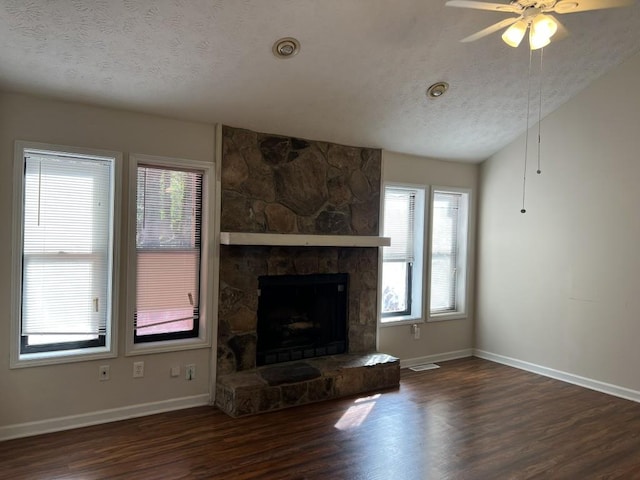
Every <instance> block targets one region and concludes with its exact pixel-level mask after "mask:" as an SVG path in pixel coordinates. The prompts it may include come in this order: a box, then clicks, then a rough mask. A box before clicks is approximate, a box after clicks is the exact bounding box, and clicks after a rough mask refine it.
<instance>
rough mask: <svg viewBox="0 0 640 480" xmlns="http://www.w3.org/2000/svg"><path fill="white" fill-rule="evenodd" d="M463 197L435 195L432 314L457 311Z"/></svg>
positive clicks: (451, 193) (460, 195) (441, 193)
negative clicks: (459, 239)
mask: <svg viewBox="0 0 640 480" xmlns="http://www.w3.org/2000/svg"><path fill="white" fill-rule="evenodd" d="M461 198H462V194H461V193H455V192H438V191H435V192H434V194H433V219H432V239H431V313H435V314H437V313H445V312H451V311H455V310H456V308H457V305H456V303H457V298H456V297H457V293H456V292H457V279H458V251H459V245H458V227H459V219H460V218H459V215H460V205H461Z"/></svg>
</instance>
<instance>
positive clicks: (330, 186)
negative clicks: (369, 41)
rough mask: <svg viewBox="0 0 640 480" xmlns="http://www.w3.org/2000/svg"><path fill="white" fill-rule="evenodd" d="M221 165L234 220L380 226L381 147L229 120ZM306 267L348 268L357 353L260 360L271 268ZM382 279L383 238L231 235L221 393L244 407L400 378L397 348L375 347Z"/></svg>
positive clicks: (310, 270)
mask: <svg viewBox="0 0 640 480" xmlns="http://www.w3.org/2000/svg"><path fill="white" fill-rule="evenodd" d="M221 167H222V177H221V184H222V192H221V196H222V214H221V231H223V232H245V233H275V234H281V235H335V236H352V237H358V236H377V235H378V218H379V205H380V176H381V152H380V151H379V150H375V149H366V148H356V147H346V146H341V145H334V144H329V143H325V142H314V141H308V140H301V139H296V138H289V137H281V136H274V135H266V134H261V133H255V132H250V131H247V130H241V129H236V128H232V127H226V126H225V127H223V135H222V165H221ZM295 275H299V276H302V277H305V278H311V277H313V276H334V277H335V276H343V277H344V278H348V295H347V297H346V298H345V302H346V305H345V308H346V316H347V323H346V332H345V337H346V338H345V341H344V346H345V349H346V353H343V354H340V353H339V352H338V354H333V355H332V353H333V352H327V353H326V354H327V355H329V356H322V355H321V356H316V355H313V356H311V355H309V356H307V357H305V355H304V349H302V350H301V351H299V352H297V353H295V352H294V353H293V355H291V354H288V355H289V357H288V358H285V356H284V354H283V356H282V360H287V361H286V362H285V363H275V364H274V365H270V364H269V365H268V364H267V363H271V362H265V361H263V360H264V357H262V358H261V360H260V362H258V361H257V355H258V344H259V340H258V336H259V331H260V330H259V328H258V310H259V307H260V297H259V292H260V290H261V288H260V287H261V285H260V282H261V280H260V279H261V278H263V279H264V278H272V279H276V280H274V281H275V282H276V283H277V282H286V281H288V279H289V278H293V277H292V276H295ZM278 278H279V280H278ZM323 278H326V277H323ZM377 286H378V248H372V247H361V246H356V247H351V246H349V247H345V246H283V245H241V244H233V245H221V249H220V295H219V307H218V317H219V326H218V339H217V341H218V345H217V347H218V370H217V378H218V380H217V385H216V405H217V406H218V407H220V408H221V409H222V410H224V411H225V412H227V413H229V414H230V415H232V416H239V415H245V414H251V413H258V412H262V411H267V410H273V409H277V408H283V407H286V406H291V405H297V404H301V403H306V402H309V401H317V400H321V399H325V398H333V397H337V396H342V395H349V394H353V393H359V392H360V391H367V390H372V389H377V388H385V387H390V386H397V385H398V381H399V363H398V360H397V359H395V358H394V357H389V356H387V355H383V354H378V353H377V352H376V328H377V318H376V311H377V309H376V305H377ZM280 321H281V322H282V323H283V324H285V325H289V324H294V323H296V322H298V325H296V326H294V327H288V326H287V327H286V328H287V329H290V328H301V327H309V328H314V327H313V326H311V327H310V326H309V319H306V320H299V321H298V320H296V319H292V318H289V319H280ZM305 322H306V323H305ZM314 322H315V323H319V320H318V319H315V320H312V321H311V323H314ZM271 328H273V329H276V330H277V328H278V327H277V326H275V327H271ZM263 332H264V331H263ZM263 340H264V339H261V340H260V344H262V342H263ZM313 348H316V346H314V347H313ZM320 353H322V352H320ZM272 354H273V352H272ZM275 354H276V356H277V352H275ZM258 363H260V364H265V366H259V365H258Z"/></svg>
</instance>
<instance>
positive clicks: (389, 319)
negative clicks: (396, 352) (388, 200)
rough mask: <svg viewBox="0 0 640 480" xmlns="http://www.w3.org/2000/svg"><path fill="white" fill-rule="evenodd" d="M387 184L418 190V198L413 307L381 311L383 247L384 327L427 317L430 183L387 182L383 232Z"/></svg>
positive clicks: (381, 257) (422, 320) (422, 319)
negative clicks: (389, 312)
mask: <svg viewBox="0 0 640 480" xmlns="http://www.w3.org/2000/svg"><path fill="white" fill-rule="evenodd" d="M387 188H396V189H406V190H415V191H416V193H417V194H416V199H415V206H414V240H413V241H414V245H413V248H414V262H413V264H412V266H411V284H410V285H409V291H410V295H411V301H410V304H411V306H410V308H411V311H409V312H407V313H405V314H400V315H383V313H382V288H383V285H382V279H383V269H384V263H385V261H384V251H383V250H382V249H384V248H386V247H382V249H381V251H380V270H379V282H378V283H379V288H378V291H379V292H380V299H379V301H378V302H379V312H380V313H379V315H378V318H379V320H378V325H379V326H380V327H382V328H384V327H393V326H397V325H405V324H414V323H423V322H424V321H425V315H424V308H425V298H426V296H425V292H426V290H425V287H426V281H425V273H426V271H427V264H426V261H427V259H426V255H425V239H426V235H427V226H428V222H427V217H426V215H427V213H428V212H429V209H428V208H427V206H428V202H429V199H430V198H431V197H430V193H429V192H430V187H429V186H428V185H423V184H414V183H404V182H392V181H389V182H384V184H383V186H382V195H381V202H380V203H381V208H380V229H381V231H382V232H384V214H385V212H384V210H385V208H384V207H385V193H386V189H387Z"/></svg>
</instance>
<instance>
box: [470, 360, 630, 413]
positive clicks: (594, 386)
mask: <svg viewBox="0 0 640 480" xmlns="http://www.w3.org/2000/svg"><path fill="white" fill-rule="evenodd" d="M473 355H474V356H475V357H479V358H484V359H485V360H491V361H492V362H496V363H501V364H503V365H508V366H509V367H514V368H519V369H520V370H526V371H527V372H532V373H537V374H538V375H543V376H545V377H550V378H554V379H556V380H561V381H563V382H567V383H572V384H574V385H578V386H580V387H585V388H589V389H591V390H596V391H597V392H602V393H607V394H609V395H613V396H614V397H620V398H624V399H626V400H632V401H634V402H640V392H639V391H637V390H631V389H630V388H625V387H620V386H618V385H612V384H611V383H605V382H601V381H599V380H593V379H591V378H586V377H581V376H580V375H574V374H573V373H568V372H563V371H561V370H555V369H553V368H549V367H543V366H542V365H536V364H535V363H530V362H525V361H523V360H518V359H516V358H511V357H505V356H504V355H498V354H496V353H491V352H486V351H484V350H478V349H475V350H474V351H473Z"/></svg>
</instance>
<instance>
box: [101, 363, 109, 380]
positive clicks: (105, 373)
mask: <svg viewBox="0 0 640 480" xmlns="http://www.w3.org/2000/svg"><path fill="white" fill-rule="evenodd" d="M98 379H99V380H100V381H101V382H104V381H107V380H109V365H100V366H99V367H98Z"/></svg>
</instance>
